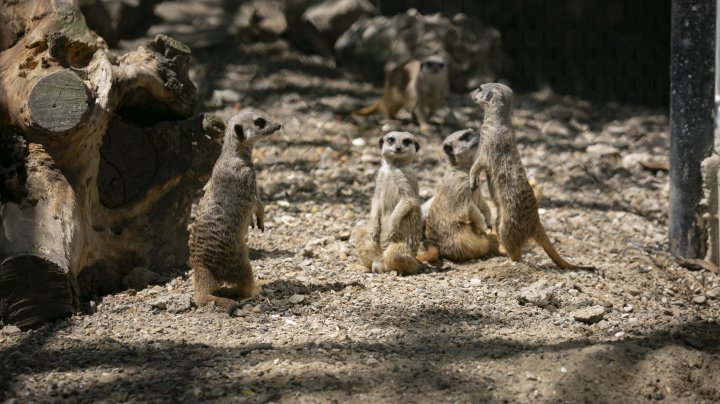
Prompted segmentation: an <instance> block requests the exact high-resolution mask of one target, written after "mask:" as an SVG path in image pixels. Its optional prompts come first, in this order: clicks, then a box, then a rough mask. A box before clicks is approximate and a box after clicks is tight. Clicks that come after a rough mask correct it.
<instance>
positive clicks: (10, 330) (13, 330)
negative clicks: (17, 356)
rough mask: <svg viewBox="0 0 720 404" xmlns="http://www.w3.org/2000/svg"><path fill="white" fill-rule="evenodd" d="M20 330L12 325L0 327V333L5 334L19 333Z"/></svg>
mask: <svg viewBox="0 0 720 404" xmlns="http://www.w3.org/2000/svg"><path fill="white" fill-rule="evenodd" d="M21 332H22V331H21V330H20V329H19V328H17V327H16V326H14V325H6V326H5V327H3V329H2V333H3V334H5V335H15V334H19V333H21Z"/></svg>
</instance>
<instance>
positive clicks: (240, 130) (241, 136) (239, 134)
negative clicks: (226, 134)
mask: <svg viewBox="0 0 720 404" xmlns="http://www.w3.org/2000/svg"><path fill="white" fill-rule="evenodd" d="M233 130H234V131H235V135H237V137H238V139H240V140H244V139H245V132H244V131H243V128H242V126H241V125H240V124H236V125H235V126H233Z"/></svg>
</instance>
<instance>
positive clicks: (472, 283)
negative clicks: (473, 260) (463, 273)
mask: <svg viewBox="0 0 720 404" xmlns="http://www.w3.org/2000/svg"><path fill="white" fill-rule="evenodd" d="M480 285H482V281H481V280H480V279H478V278H472V279H470V286H473V287H478V286H480Z"/></svg>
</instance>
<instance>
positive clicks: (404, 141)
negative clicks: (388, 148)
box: [402, 138, 412, 146]
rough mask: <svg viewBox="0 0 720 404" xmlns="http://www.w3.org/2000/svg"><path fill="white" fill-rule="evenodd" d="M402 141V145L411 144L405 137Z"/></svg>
mask: <svg viewBox="0 0 720 404" xmlns="http://www.w3.org/2000/svg"><path fill="white" fill-rule="evenodd" d="M402 143H403V145H404V146H410V145H411V144H412V140H410V139H407V138H406V139H403V141H402Z"/></svg>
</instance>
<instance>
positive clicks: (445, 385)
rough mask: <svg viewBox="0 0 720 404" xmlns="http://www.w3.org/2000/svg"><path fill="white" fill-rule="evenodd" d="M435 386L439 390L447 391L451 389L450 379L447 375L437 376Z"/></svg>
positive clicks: (434, 379) (434, 381)
mask: <svg viewBox="0 0 720 404" xmlns="http://www.w3.org/2000/svg"><path fill="white" fill-rule="evenodd" d="M432 383H433V386H434V387H435V388H436V389H438V390H445V389H449V388H450V384H451V383H450V378H449V377H447V376H445V375H437V376H435V377H434V378H433V381H432Z"/></svg>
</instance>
